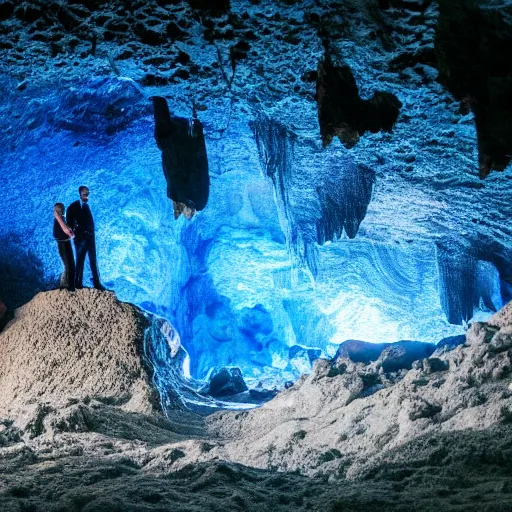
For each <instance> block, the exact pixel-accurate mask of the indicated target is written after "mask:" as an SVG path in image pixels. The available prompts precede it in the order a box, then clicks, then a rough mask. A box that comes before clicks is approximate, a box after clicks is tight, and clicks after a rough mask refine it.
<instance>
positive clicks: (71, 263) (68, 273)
mask: <svg viewBox="0 0 512 512" xmlns="http://www.w3.org/2000/svg"><path fill="white" fill-rule="evenodd" d="M64 211H65V208H64V205H63V204H62V203H55V205H54V207H53V217H54V219H55V220H54V221H53V238H55V240H57V246H58V248H59V255H60V259H61V260H62V263H64V275H63V279H61V285H63V286H65V287H66V288H67V289H68V290H69V291H70V292H74V291H75V258H74V256H73V249H72V248H71V239H72V238H73V237H74V236H75V235H74V234H73V231H72V230H71V229H70V228H69V227H68V226H67V225H66V222H65V220H64Z"/></svg>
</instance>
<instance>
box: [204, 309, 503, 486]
mask: <svg viewBox="0 0 512 512" xmlns="http://www.w3.org/2000/svg"><path fill="white" fill-rule="evenodd" d="M511 320H512V305H509V306H508V307H506V308H504V309H503V310H502V311H500V312H499V313H498V314H496V315H495V316H493V317H492V318H491V319H490V321H489V323H475V324H474V325H473V326H472V327H471V328H470V330H469V331H468V333H467V340H466V345H464V346H462V345H460V346H458V347H456V348H454V349H453V350H452V351H449V352H445V351H444V349H441V350H439V352H438V353H434V354H433V356H432V357H430V358H427V359H424V360H423V361H420V362H417V363H415V367H414V369H412V370H409V371H408V372H406V373H402V377H403V378H399V379H398V380H397V379H396V377H391V376H390V375H388V374H387V373H386V372H385V368H384V367H383V364H382V363H383V362H385V359H383V360H382V361H377V362H376V363H369V364H368V365H364V364H363V363H353V362H352V361H350V360H349V359H342V358H339V359H337V360H334V361H333V362H329V361H317V362H316V363H315V365H314V367H313V373H311V375H309V376H307V377H303V378H302V379H301V380H299V381H298V382H297V383H296V384H295V385H294V386H293V387H292V388H290V389H288V390H285V391H283V392H281V393H280V394H279V395H278V396H277V397H276V398H275V399H274V400H272V401H271V402H269V403H267V404H265V405H264V406H263V407H261V408H260V409H258V410H255V411H250V412H245V413H238V414H232V413H217V414H216V415H213V416H212V417H210V418H208V421H207V423H208V425H209V428H210V429H211V431H212V432H214V433H215V434H217V435H219V436H220V437H221V438H223V437H227V438H228V439H231V441H230V442H227V443H225V444H224V445H223V446H222V447H218V448H216V449H214V450H212V451H213V452H214V453H215V452H216V450H219V451H218V453H219V454H221V455H220V456H221V457H223V458H224V457H227V458H229V459H230V460H232V461H236V462H239V463H243V464H249V465H256V466H257V467H262V468H268V467H276V468H278V469H281V470H296V469H298V470H299V471H301V472H305V473H307V474H325V473H328V474H333V475H337V476H340V475H344V476H348V477H350V478H354V477H356V476H361V475H364V474H366V472H367V471H370V470H371V469H372V468H374V467H375V465H377V464H378V462H379V461H383V460H385V461H387V462H393V460H394V457H395V456H397V457H399V459H400V460H401V461H404V460H405V458H404V457H405V455H398V454H399V453H400V452H401V450H402V449H404V447H406V446H408V445H411V446H416V448H411V450H416V449H419V448H417V446H418V443H419V444H420V445H421V442H420V440H421V439H423V438H425V437H429V436H430V437H433V438H434V437H436V438H446V439H448V438H449V437H450V436H451V437H452V438H455V437H456V434H455V433H457V432H466V433H468V432H471V431H486V430H487V429H491V430H493V432H494V431H496V432H500V429H505V431H506V432H508V427H507V426H506V425H507V424H508V422H509V415H510V411H511V410H512V392H511V390H510V389H509V383H510V376H511V374H512V352H511V351H510V348H512V341H511V340H512V337H511ZM393 347H394V345H392V346H391V348H393ZM390 377H391V378H390ZM377 384H380V385H381V389H380V390H379V388H375V386H376V385H377ZM370 387H373V391H374V392H373V394H371V396H366V393H365V391H366V390H367V389H368V388H370ZM382 388H384V389H382ZM496 432H495V433H493V434H489V435H490V436H492V437H494V436H498V437H499V436H501V435H502V434H497V433H496ZM461 435H462V434H461ZM464 435H469V434H464ZM503 435H504V434H503ZM506 435H509V434H506ZM248 438H249V439H251V449H250V450H248V448H247V439H248ZM492 442H494V441H492ZM457 449H458V448H457ZM329 453H330V454H331V455H332V456H330V455H326V454H329ZM446 456H448V454H446Z"/></svg>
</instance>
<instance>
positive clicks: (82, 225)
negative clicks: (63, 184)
mask: <svg viewBox="0 0 512 512" xmlns="http://www.w3.org/2000/svg"><path fill="white" fill-rule="evenodd" d="M78 193H79V194H80V199H79V200H78V201H75V202H74V203H71V204H70V205H69V208H68V211H67V216H66V219H65V218H64V213H65V208H64V205H63V204H62V203H56V204H55V206H54V207H53V216H54V218H55V220H54V222H53V237H54V238H55V240H57V245H58V247H59V255H60V258H61V260H62V263H63V264H64V275H65V281H66V285H65V286H66V288H67V289H68V290H69V291H70V292H72V291H75V288H83V287H84V286H83V284H82V279H83V274H84V263H85V256H86V255H88V256H89V266H90V267H91V272H92V280H93V285H94V288H96V289H97V290H105V287H104V286H103V285H102V284H101V282H100V276H99V273H98V266H97V264H96V240H95V237H94V219H93V218H92V213H91V209H90V208H89V204H88V203H89V189H88V188H87V187H85V186H83V185H82V186H81V187H79V188H78ZM71 239H74V242H75V252H76V267H75V259H74V257H73V249H72V248H71Z"/></svg>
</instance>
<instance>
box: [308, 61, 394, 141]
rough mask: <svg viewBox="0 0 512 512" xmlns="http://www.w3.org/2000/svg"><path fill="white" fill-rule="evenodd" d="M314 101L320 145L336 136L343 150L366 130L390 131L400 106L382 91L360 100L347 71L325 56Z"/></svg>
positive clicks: (321, 63)
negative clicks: (367, 98) (316, 110)
mask: <svg viewBox="0 0 512 512" xmlns="http://www.w3.org/2000/svg"><path fill="white" fill-rule="evenodd" d="M316 100H317V103H318V122H319V124H320V135H321V137H322V143H323V145H324V146H327V145H328V144H330V142H331V141H332V139H333V137H335V136H337V137H339V139H340V141H341V142H342V143H343V144H344V145H345V146H346V147H347V148H351V147H353V146H354V145H355V144H356V143H357V141H358V140H359V137H360V136H361V135H363V134H364V133H365V132H366V131H370V132H372V133H377V132H378V131H379V130H384V131H391V130H392V128H393V125H394V124H395V122H396V120H397V118H398V114H399V113H400V108H401V107H402V103H401V102H400V101H399V100H398V98H396V96H394V95H393V94H391V93H388V92H383V91H377V92H375V94H374V95H373V97H372V98H371V99H370V100H363V99H361V97H360V96H359V88H358V87H357V84H356V81H355V79H354V75H353V74H352V71H351V70H350V68H349V67H348V66H347V65H341V66H339V65H335V64H334V63H333V62H332V60H331V59H330V58H329V57H328V56H327V57H325V58H324V59H323V60H321V61H320V63H319V64H318V78H317V82H316Z"/></svg>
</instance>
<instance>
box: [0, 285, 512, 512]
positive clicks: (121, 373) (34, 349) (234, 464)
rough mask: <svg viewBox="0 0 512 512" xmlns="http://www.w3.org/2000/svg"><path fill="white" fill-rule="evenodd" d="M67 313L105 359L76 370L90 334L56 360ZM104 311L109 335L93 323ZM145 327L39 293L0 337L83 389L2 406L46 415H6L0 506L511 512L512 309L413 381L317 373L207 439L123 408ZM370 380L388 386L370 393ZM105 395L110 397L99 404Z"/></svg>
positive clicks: (363, 373) (180, 417)
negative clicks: (62, 308) (63, 308)
mask: <svg viewBox="0 0 512 512" xmlns="http://www.w3.org/2000/svg"><path fill="white" fill-rule="evenodd" d="M72 301H75V303H73V302H72ZM66 304H67V307H68V310H69V311H74V312H75V313H76V312H77V310H76V305H74V304H81V308H80V309H79V314H80V316H81V317H82V318H84V319H86V320H87V321H84V325H87V326H88V327H87V328H86V329H87V330H88V333H89V335H88V337H87V341H88V346H89V347H91V348H96V349H97V350H96V354H98V358H97V359H95V360H92V359H91V357H90V356H89V357H88V356H87V354H86V352H87V351H86V350H85V351H84V352H85V353H84V356H83V359H80V360H77V358H76V348H77V347H80V346H81V340H82V337H81V336H82V335H80V334H77V335H76V337H75V338H74V339H72V340H68V341H69V343H61V344H59V341H58V339H57V338H56V339H55V340H54V348H58V349H59V350H58V351H56V350H54V352H53V353H52V354H50V353H49V352H48V351H46V349H45V347H46V345H45V343H44V341H45V340H46V339H47V338H48V332H49V331H48V329H49V326H51V325H53V327H54V328H55V327H57V330H56V332H57V334H59V335H62V337H63V338H65V335H63V334H62V326H64V325H71V324H72V323H73V322H74V320H73V319H72V318H71V317H65V318H64V319H63V320H62V321H61V322H59V323H58V324H57V323H54V324H52V321H51V318H53V315H56V314H57V313H56V310H57V307H56V306H57V305H66ZM100 311H103V312H104V315H105V317H104V318H103V320H104V321H103V322H101V324H102V325H101V327H100V326H98V323H99V322H95V321H94V320H93V319H92V317H93V316H98V315H99V314H100ZM109 312H110V313H109ZM109 314H110V317H109V316H108V315H109ZM107 317H108V318H109V323H108V324H107V323H106V319H107ZM138 319H139V314H138V313H137V310H136V309H135V308H133V307H132V306H129V305H126V304H120V303H118V302H117V301H116V300H115V298H114V296H113V295H112V294H111V293H108V292H107V293H100V292H97V291H96V290H82V291H81V292H77V295H75V296H70V295H69V294H68V293H67V292H65V291H57V292H51V293H45V294H40V295H38V296H37V297H36V298H35V299H34V300H33V301H32V303H30V304H28V305H27V306H25V307H24V308H22V309H21V310H19V311H18V314H17V317H16V318H15V319H14V320H13V321H12V322H11V323H10V324H9V325H8V327H7V329H6V331H4V332H3V333H2V334H1V335H0V348H1V349H5V348H6V347H7V348H9V351H8V353H11V352H12V351H15V350H16V348H15V347H13V346H12V344H11V342H12V341H13V340H14V339H17V340H18V341H19V342H20V345H22V346H23V347H24V349H25V353H26V357H25V361H18V363H17V364H18V367H19V368H20V369H24V368H32V369H33V371H35V372H37V371H38V368H39V367H41V368H45V365H44V364H43V365H42V366H41V361H51V357H56V356H55V354H57V355H58V357H59V365H56V366H53V367H52V368H53V372H54V373H55V375H56V377H57V376H60V379H61V380H62V381H66V379H67V376H68V373H67V372H65V369H66V368H68V367H70V365H71V364H73V365H74V367H75V368H74V370H75V372H76V376H77V379H78V380H77V384H76V387H75V388H74V387H73V383H71V382H69V381H66V385H67V387H69V388H70V389H72V390H73V391H74V392H73V396H74V397H75V398H74V400H69V401H68V403H66V402H64V401H63V400H62V397H63V393H59V394H56V388H55V386H57V387H58V384H59V383H58V382H56V381H55V382H53V381H52V376H51V375H48V376H46V377H44V376H43V375H42V374H41V373H37V374H36V375H35V376H31V375H29V374H27V373H25V378H26V381H27V386H25V387H24V388H21V387H18V389H20V390H22V393H21V394H20V395H19V398H16V399H15V398H14V397H12V396H11V395H9V394H7V397H10V400H8V401H9V402H10V403H11V404H13V403H16V404H17V406H18V407H20V406H22V405H23V403H21V401H24V400H27V401H32V402H33V404H32V405H34V404H35V403H40V404H47V406H46V407H44V406H43V407H40V408H39V409H37V410H36V411H34V421H32V422H29V423H27V424H22V423H19V422H18V423H13V418H12V417H11V418H10V417H9V416H10V414H12V411H11V412H9V411H8V410H7V408H5V407H4V406H3V405H2V407H1V408H0V463H1V464H0V465H1V474H2V478H1V479H0V508H1V509H2V510H5V511H8V512H11V511H13V512H14V511H18V510H20V509H21V510H27V509H29V510H35V511H44V512H47V511H49V512H57V511H60V510H66V511H73V512H74V511H77V512H78V511H80V510H86V511H96V512H99V511H103V510H109V511H111V510H119V511H123V512H124V511H131V510H133V511H136V510H137V511H139V510H148V511H152V510H155V511H156V510H167V509H169V508H172V509H173V510H177V511H179V512H185V511H194V512H195V511H197V512H203V511H217V510H225V509H226V508H230V509H234V510H241V511H250V512H253V511H254V512H259V511H261V510H262V507H265V508H268V509H269V510H275V511H278V512H280V511H283V512H284V511H290V512H291V511H302V510H304V511H305V510H313V511H318V512H325V511H332V512H337V511H340V510H350V511H362V510H379V511H384V512H388V511H389V512H391V511H395V512H409V511H410V510H421V511H425V512H430V511H436V510H437V511H439V510H441V511H454V512H455V511H457V510H464V511H465V512H466V511H468V512H479V511H482V510H488V511H489V512H490V511H493V512H494V511H496V510H508V509H510V507H511V506H512V487H511V486H510V470H511V466H510V460H511V456H512V454H511V453H510V446H511V440H512V429H511V427H510V421H511V417H512V413H511V411H512V390H510V389H509V388H510V386H509V384H510V374H511V372H510V370H511V366H512V362H511V354H510V349H508V348H506V347H508V345H507V343H508V342H509V341H510V337H511V334H510V326H511V322H512V306H510V307H508V308H506V309H504V310H502V311H500V312H499V313H498V314H497V315H495V316H494V317H493V318H492V319H491V320H490V322H489V323H476V324H474V326H473V327H471V329H470V331H469V332H468V336H467V343H466V345H465V346H458V347H457V348H455V349H454V350H452V351H451V352H443V351H444V350H445V349H442V350H440V351H439V353H434V354H433V356H432V357H430V358H427V359H424V360H423V361H421V362H417V363H415V369H412V370H409V371H408V372H402V373H401V374H395V375H391V374H384V373H383V372H382V371H381V369H380V368H379V365H380V363H378V362H373V363H369V364H367V365H365V364H363V363H353V362H351V361H350V360H348V359H342V358H340V359H338V360H335V361H332V362H329V361H317V362H316V363H315V365H314V371H313V374H312V375H310V376H309V377H305V378H303V379H302V380H301V381H300V382H298V383H297V384H295V385H294V386H293V387H292V388H291V389H288V390H286V391H284V392H282V393H280V394H279V395H278V396H277V397H276V398H275V399H274V400H272V401H271V402H269V403H268V404H266V405H265V406H264V407H262V408H261V409H258V410H254V411H251V412H241V411H238V412H233V413H226V412H220V413H216V414H214V415H212V416H210V417H208V418H206V428H205V426H204V420H203V419H202V418H200V417H198V416H197V415H194V414H190V413H184V412H182V411H180V410H174V411H172V410H171V411H169V412H170V414H169V416H168V417H167V418H164V417H163V416H162V415H160V414H158V413H156V412H155V411H154V410H152V409H151V403H150V402H149V401H147V400H146V399H143V400H140V401H139V403H141V402H142V403H144V404H146V406H147V409H146V410H145V411H144V412H145V413H146V414H141V413H140V412H134V411H136V410H140V408H139V407H138V406H137V407H129V406H128V407H127V405H128V404H129V403H130V402H127V403H124V401H123V399H121V400H120V401H119V400H118V399H119V397H121V398H122V397H123V396H124V395H122V394H121V395H120V394H119V390H120V387H119V386H123V384H124V388H126V389H130V387H131V388H132V389H133V387H134V386H136V385H137V383H138V382H140V381H141V377H140V375H141V374H142V371H143V370H142V369H141V368H142V366H141V365H140V360H139V361H138V360H137V357H138V354H136V352H135V347H134V346H133V345H132V344H133V343H135V342H136V340H137V339H140V338H139V336H138V335H136V334H135V333H137V332H139V331H138V329H139V326H138V322H137V320H138ZM59 326H60V327H61V328H60V330H59ZM157 327H158V328H160V327H161V326H160V325H159V324H158V325H157ZM15 334H16V336H15ZM168 334H169V333H168ZM7 336H9V337H8V338H7ZM128 339H130V340H131V341H130V343H128V342H127V340H128ZM173 339H174V338H173ZM105 340H108V342H109V344H108V345H105V344H104V341H105ZM116 347H117V349H116ZM120 348H122V350H120ZM0 353H1V354H2V357H5V353H6V352H5V351H4V350H2V352H0ZM2 361H3V359H2ZM87 362H88V363H89V365H88V369H87V375H88V377H89V378H88V380H87V381H84V380H82V381H81V386H82V387H84V388H87V389H89V390H90V395H89V396H85V393H81V392H80V390H79V389H78V382H79V381H80V378H81V375H82V373H81V369H82V367H85V364H86V363H87ZM440 362H443V363H445V364H444V365H443V364H440ZM93 363H94V364H93ZM100 363H101V364H100ZM130 368H131V369H132V370H133V371H132V372H131V373H129V374H126V370H127V369H128V370H130ZM137 368H139V369H138V370H137ZM11 369H12V370H14V369H15V367H12V368H11ZM2 372H4V368H3V367H2ZM7 372H9V369H8V370H7ZM1 375H3V373H2V374H1ZM10 375H11V376H12V372H11V374H10ZM114 375H115V376H116V377H115V379H117V380H119V386H118V385H117V384H116V382H113V381H112V376H114ZM34 377H37V380H36V379H35V378H34ZM376 378H377V379H379V380H380V381H381V383H382V385H383V386H384V388H383V389H381V390H380V391H377V392H374V393H373V394H372V395H371V396H365V391H366V389H365V388H367V386H368V385H369V384H372V383H374V382H375V381H376ZM45 379H46V380H45ZM142 380H143V379H142ZM39 381H41V383H46V384H50V386H46V387H44V388H43V386H42V384H39ZM28 384H32V388H31V389H32V391H31V390H30V389H29V387H28ZM52 384H53V385H54V389H52V387H51V385H52ZM146 384H147V383H146ZM2 385H4V381H2ZM106 387H108V388H110V389H111V390H112V391H113V392H111V393H110V394H109V393H106V392H105V391H104V390H105V388H106ZM146 389H147V388H146ZM95 390H99V391H100V393H98V394H96V396H95V397H91V395H94V394H95ZM31 392H33V394H32V395H31ZM139 396H141V395H139ZM28 405H30V404H28ZM10 407H11V408H12V405H11V406H10ZM148 412H149V414H147V413H148ZM258 468H259V469H258ZM276 470H278V471H276ZM297 473H303V474H307V475H310V476H309V477H306V476H303V475H300V474H297Z"/></svg>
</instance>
